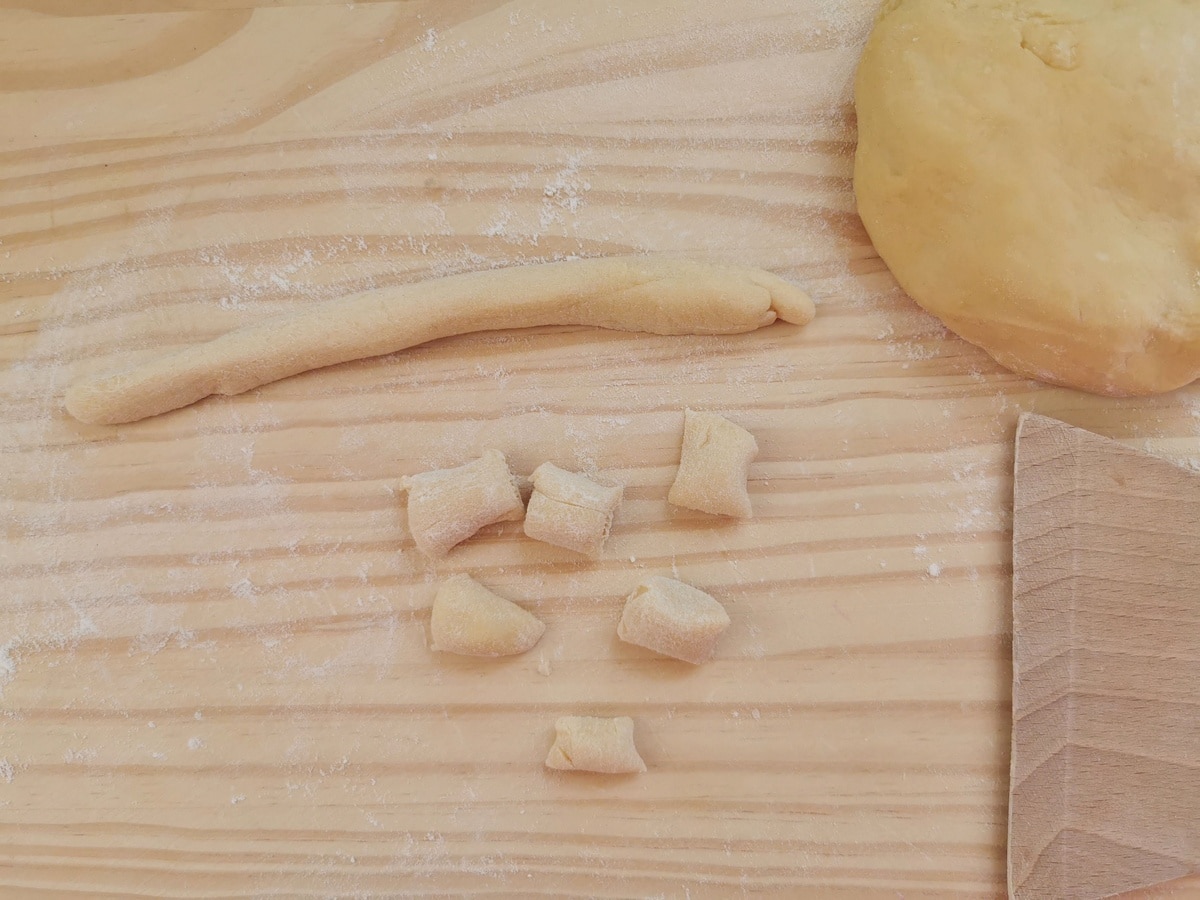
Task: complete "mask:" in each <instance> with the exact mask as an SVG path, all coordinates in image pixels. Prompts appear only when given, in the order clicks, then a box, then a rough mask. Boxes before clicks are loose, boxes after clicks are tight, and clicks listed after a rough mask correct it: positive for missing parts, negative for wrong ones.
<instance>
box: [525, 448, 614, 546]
mask: <svg viewBox="0 0 1200 900" xmlns="http://www.w3.org/2000/svg"><path fill="white" fill-rule="evenodd" d="M532 480H533V494H532V496H530V498H529V508H528V509H527V510H526V511H525V534H526V535H527V536H529V537H531V538H533V539H534V540H535V541H544V542H545V543H547V544H554V545H555V546H557V547H565V548H566V549H567V550H574V551H575V552H576V553H583V554H586V555H588V556H599V554H600V551H601V550H602V549H603V547H604V542H605V541H606V540H608V533H609V531H610V530H611V529H612V521H613V514H614V513H615V512H616V509H617V504H619V503H620V502H621V488H619V487H609V486H608V485H604V484H598V483H597V482H595V481H592V480H591V479H590V478H586V477H584V476H583V475H580V474H578V473H576V472H568V471H566V470H565V469H560V468H559V467H558V466H556V465H554V464H553V463H542V465H540V466H538V467H537V468H536V469H534V471H533V476H532Z"/></svg>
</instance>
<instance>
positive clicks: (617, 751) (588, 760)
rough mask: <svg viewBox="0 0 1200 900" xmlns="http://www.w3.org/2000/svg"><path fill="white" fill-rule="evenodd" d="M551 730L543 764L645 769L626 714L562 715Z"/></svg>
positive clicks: (569, 767) (574, 768)
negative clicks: (604, 716) (605, 716)
mask: <svg viewBox="0 0 1200 900" xmlns="http://www.w3.org/2000/svg"><path fill="white" fill-rule="evenodd" d="M554 732H555V736H554V746H552V747H551V748H550V753H549V754H548V755H547V756H546V767H547V768H550V769H562V770H565V771H568V772H601V773H604V774H606V775H619V774H626V773H634V772H645V771H646V764H645V763H644V762H642V757H641V755H640V754H639V753H638V751H637V746H636V745H635V744H634V742H633V719H631V718H629V717H628V716H617V717H616V718H614V719H601V718H596V717H593V716H563V717H562V718H561V719H559V720H558V721H557V722H556V723H555V724H554Z"/></svg>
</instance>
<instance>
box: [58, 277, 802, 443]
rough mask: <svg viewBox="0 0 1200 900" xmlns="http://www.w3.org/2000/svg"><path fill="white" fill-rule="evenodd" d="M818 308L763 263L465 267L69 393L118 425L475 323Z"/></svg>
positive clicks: (688, 328) (70, 402)
mask: <svg viewBox="0 0 1200 900" xmlns="http://www.w3.org/2000/svg"><path fill="white" fill-rule="evenodd" d="M814 313H815V309H814V307H813V302H812V299H811V298H810V297H809V296H808V295H807V294H806V293H804V291H802V290H800V289H799V288H797V287H795V286H794V285H791V284H789V283H788V282H786V281H784V280H783V279H782V278H778V277H776V276H775V275H772V274H770V273H769V272H764V271H763V270H761V269H751V268H743V267H734V266H715V265H709V264H706V263H698V262H690V261H687V260H662V259H647V258H639V257H609V258H605V259H583V260H572V261H570V262H561V263H548V264H545V265H532V266H519V267H515V268H511V269H498V270H493V271H486V272H473V273H469V274H466V275H454V276H451V277H449V278H442V279H438V280H435V281H424V282H418V283H416V284H406V285H399V286H397V287H391V288H385V289H383V290H377V291H368V292H366V293H362V294H354V295H351V296H349V297H340V298H338V299H336V300H331V301H329V302H327V303H321V304H318V305H317V306H314V307H313V308H311V309H307V310H305V311H303V312H301V313H298V314H295V315H290V316H287V317H285V318H282V319H275V320H274V321H268V322H264V323H262V324H261V325H254V326H251V327H249V328H243V329H240V330H238V331H233V332H230V333H229V334H226V335H222V336H221V337H218V338H215V339H213V340H211V341H208V342H207V343H204V344H198V345H196V346H194V347H189V348H187V349H186V350H181V351H179V352H177V353H172V354H169V355H166V356H162V357H159V358H157V359H152V360H150V361H149V362H146V363H142V364H141V365H138V366H134V367H133V368H130V369H126V370H124V371H119V372H114V373H112V374H107V375H100V376H97V377H92V378H85V379H82V380H80V381H77V382H76V383H75V384H73V385H71V387H70V388H69V389H68V390H67V395H66V407H67V411H68V412H69V413H71V415H73V416H74V417H75V418H77V419H79V420H80V421H82V422H88V423H92V424H103V425H115V424H118V423H120V422H134V421H136V420H138V419H144V418H146V417H147V416H155V415H158V414H159V413H164V412H167V411H169V410H172V409H178V408H179V407H181V406H187V405H188V404H190V403H195V402H196V401H197V400H201V399H203V398H205V397H208V396H211V395H212V394H240V393H242V392H243V391H248V390H251V389H252V388H256V387H259V386H261V385H264V384H268V383H269V382H272V381H278V380H279V379H280V378H287V377H288V376H290V375H297V374H299V373H300V372H307V371H309V370H310V369H318V368H321V367H323V366H331V365H334V364H336V363H343V362H349V361H350V360H354V359H364V358H366V357H369V356H379V355H382V354H385V353H394V352H395V351H397V350H404V349H406V348H408V347H414V346H416V345H417V344H423V343H425V342H426V341H432V340H436V339H437V338H444V337H450V336H451V335H456V334H465V333H467V332H471V331H492V330H498V329H506V328H532V327H534V326H538V325H594V326H596V327H599V328H614V329H618V330H622V331H647V332H651V333H653V334H738V333H741V332H744V331H753V330H754V329H756V328H760V327H762V326H764V325H770V324H771V323H772V322H774V321H775V319H776V318H779V319H783V320H784V321H785V322H792V323H795V324H797V325H804V324H807V323H808V322H809V321H811V320H812V318H813V315H814Z"/></svg>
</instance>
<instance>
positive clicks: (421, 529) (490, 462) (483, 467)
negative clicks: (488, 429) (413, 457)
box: [400, 450, 525, 557]
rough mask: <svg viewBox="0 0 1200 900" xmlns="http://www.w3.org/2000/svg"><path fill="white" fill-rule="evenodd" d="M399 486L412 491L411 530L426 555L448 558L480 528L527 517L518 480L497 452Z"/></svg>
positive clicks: (412, 479) (412, 477)
mask: <svg viewBox="0 0 1200 900" xmlns="http://www.w3.org/2000/svg"><path fill="white" fill-rule="evenodd" d="M400 486H401V487H402V488H403V489H404V490H406V491H408V529H409V531H410V532H412V536H413V541H414V543H416V545H417V549H418V550H420V551H421V552H422V553H424V554H425V555H426V556H432V557H438V556H445V555H446V554H447V553H448V552H449V551H450V550H451V548H453V547H455V546H456V545H458V544H460V543H462V542H463V541H465V540H466V539H467V538H469V537H470V536H471V535H473V534H474V533H475V532H477V531H478V530H479V529H480V528H483V527H484V526H486V525H491V524H493V523H495V522H512V521H516V520H518V519H520V518H521V516H523V515H524V514H525V503H524V501H523V500H522V499H521V490H520V488H519V487H518V485H517V479H516V478H515V477H513V474H512V472H511V471H509V468H508V462H507V461H506V460H505V458H504V454H503V453H501V452H500V451H499V450H488V451H487V452H485V453H484V454H483V455H482V456H481V457H479V459H477V460H474V461H473V462H469V463H467V464H466V465H463V466H456V467H455V468H453V469H437V470H435V471H432V472H422V473H421V474H419V475H412V476H410V477H408V478H404V479H402V480H401V482H400Z"/></svg>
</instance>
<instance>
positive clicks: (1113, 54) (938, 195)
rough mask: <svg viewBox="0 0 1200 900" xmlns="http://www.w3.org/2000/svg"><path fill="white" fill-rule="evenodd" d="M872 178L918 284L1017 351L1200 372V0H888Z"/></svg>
mask: <svg viewBox="0 0 1200 900" xmlns="http://www.w3.org/2000/svg"><path fill="white" fill-rule="evenodd" d="M855 100H856V105H857V108H858V129H859V143H858V152H857V156H856V159H855V170H854V188H855V193H856V194H857V197H858V209H859V213H860V215H861V216H862V220H863V223H864V224H865V225H866V227H867V231H868V232H869V233H870V235H871V239H872V241H873V242H874V244H875V247H876V249H877V250H878V251H879V254H880V256H881V257H882V258H883V259H884V261H885V262H886V263H887V264H888V266H889V267H890V268H891V270H892V273H893V274H894V275H895V276H896V279H897V280H898V281H899V282H900V284H901V286H902V287H903V288H904V289H905V290H906V291H907V292H908V293H909V294H910V295H912V297H913V299H915V300H916V301H917V302H918V303H920V304H921V305H922V306H924V307H925V308H926V309H928V310H929V311H930V312H932V313H934V314H935V315H937V316H939V317H940V318H941V319H942V320H943V321H944V322H945V323H946V324H947V325H948V326H949V327H950V328H952V329H953V330H954V331H956V332H957V333H958V334H960V335H962V336H963V337H965V338H966V339H967V340H969V341H972V342H974V343H976V344H978V345H980V346H981V347H983V348H984V349H985V350H987V351H988V352H989V353H990V354H991V355H992V356H993V357H995V358H996V359H997V360H998V361H999V362H1001V363H1003V364H1004V365H1006V366H1008V367H1010V368H1012V369H1015V370H1016V371H1018V372H1020V373H1023V374H1026V375H1030V376H1033V377H1036V378H1040V379H1043V380H1047V381H1053V382H1059V383H1062V384H1066V385H1070V386H1073V387H1078V388H1082V389H1085V390H1089V391H1094V392H1097V393H1104V394H1114V395H1125V394H1149V393H1155V392H1160V391H1167V390H1171V389H1172V388H1176V387H1179V386H1181V385H1184V384H1187V383H1188V382H1190V381H1192V380H1193V379H1195V378H1196V377H1197V375H1200V3H1197V2H1195V0H1137V2H1131V0H889V2H886V3H885V4H884V8H883V11H882V12H881V14H880V18H879V21H878V23H877V24H876V27H875V31H874V33H873V34H872V35H871V38H870V40H869V41H868V43H867V46H866V50H865V52H864V54H863V58H862V63H861V65H860V67H859V70H858V78H857V83H856V89H855Z"/></svg>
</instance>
